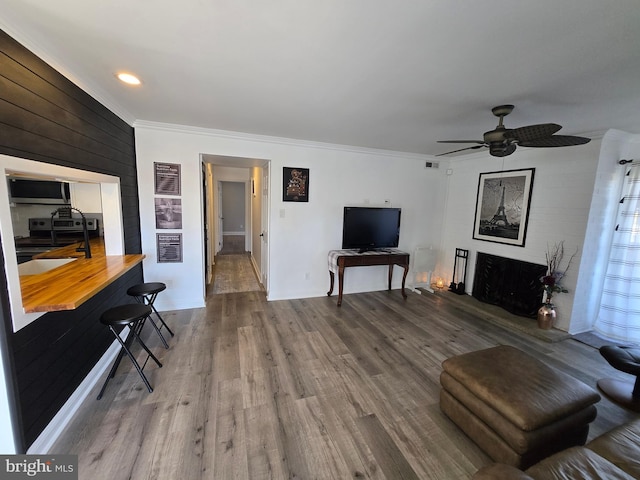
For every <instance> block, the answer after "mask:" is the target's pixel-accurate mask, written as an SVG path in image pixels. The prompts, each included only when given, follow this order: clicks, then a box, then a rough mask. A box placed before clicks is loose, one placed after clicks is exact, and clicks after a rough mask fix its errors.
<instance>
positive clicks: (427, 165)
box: [424, 162, 440, 168]
mask: <svg viewBox="0 0 640 480" xmlns="http://www.w3.org/2000/svg"><path fill="white" fill-rule="evenodd" d="M439 166H440V162H425V164H424V168H438V167H439Z"/></svg>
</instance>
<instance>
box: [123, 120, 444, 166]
mask: <svg viewBox="0 0 640 480" xmlns="http://www.w3.org/2000/svg"><path fill="white" fill-rule="evenodd" d="M133 127H134V128H146V129H149V130H158V131H164V132H173V133H184V134H191V135H202V136H207V137H216V138H226V139H230V140H242V141H249V142H258V143H269V144H278V145H287V146H293V147H304V148H315V149H322V150H335V151H341V152H351V153H359V154H363V155H379V156H385V157H394V158H403V159H407V160H420V161H425V160H430V161H436V160H435V157H434V156H433V155H427V154H421V153H411V152H401V151H395V150H384V149H381V148H380V149H378V148H368V147H357V146H354V145H342V144H336V143H324V142H314V141H311V140H299V139H295V138H286V137H275V136H270V135H260V134H255V133H246V132H235V131H231V130H218V129H213V128H204V127H192V126H188V125H178V124H172V123H161V122H153V121H149V120H136V121H135V122H134V123H133Z"/></svg>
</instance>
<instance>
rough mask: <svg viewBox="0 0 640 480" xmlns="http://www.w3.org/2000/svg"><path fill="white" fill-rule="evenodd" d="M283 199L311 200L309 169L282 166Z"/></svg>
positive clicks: (291, 200)
mask: <svg viewBox="0 0 640 480" xmlns="http://www.w3.org/2000/svg"><path fill="white" fill-rule="evenodd" d="M282 201H283V202H308V201H309V169H308V168H290V167H283V168H282Z"/></svg>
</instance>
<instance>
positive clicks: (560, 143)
mask: <svg viewBox="0 0 640 480" xmlns="http://www.w3.org/2000/svg"><path fill="white" fill-rule="evenodd" d="M590 141H591V139H590V138H586V137H574V136H571V135H550V136H548V137H543V138H535V139H532V140H529V141H524V142H518V145H520V146H522V147H542V148H550V147H571V146H574V145H584V144H585V143H589V142H590Z"/></svg>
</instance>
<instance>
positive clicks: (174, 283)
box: [136, 122, 447, 310]
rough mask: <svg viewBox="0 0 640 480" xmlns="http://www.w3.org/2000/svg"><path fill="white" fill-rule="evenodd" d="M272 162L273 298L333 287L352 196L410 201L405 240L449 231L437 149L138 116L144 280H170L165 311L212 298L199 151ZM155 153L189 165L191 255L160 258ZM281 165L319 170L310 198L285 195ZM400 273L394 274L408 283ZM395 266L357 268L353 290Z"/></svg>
mask: <svg viewBox="0 0 640 480" xmlns="http://www.w3.org/2000/svg"><path fill="white" fill-rule="evenodd" d="M201 153H206V154H213V155H225V156H231V157H245V158H261V159H265V160H270V161H271V175H270V180H269V183H270V185H269V191H270V192H271V199H270V203H269V208H270V212H269V216H270V231H269V242H270V248H269V265H270V270H269V275H270V278H269V286H270V290H269V299H270V300H276V299H286V298H302V297H314V296H323V295H326V292H327V290H328V286H329V274H328V267H327V253H328V251H329V250H332V249H336V248H340V246H341V242H342V210H343V207H344V206H345V205H363V204H366V203H368V204H370V205H382V204H384V201H385V200H390V201H391V205H392V206H394V207H401V208H402V225H401V231H400V248H402V249H404V250H407V251H409V252H411V251H412V250H413V248H415V246H417V245H418V244H437V243H438V242H439V239H440V234H441V232H442V225H441V219H442V209H443V207H444V198H445V191H446V181H447V177H446V173H445V166H446V162H442V163H441V168H439V169H426V168H425V167H424V162H425V160H433V159H432V158H431V157H428V156H421V155H412V154H402V153H396V152H386V151H377V150H370V149H359V148H351V147H346V146H344V147H343V146H335V145H326V144H317V143H311V142H301V141H295V140H288V139H281V138H272V137H262V136H257V135H248V134H242V133H233V132H221V131H213V130H203V129H196V128H186V127H180V126H174V125H163V124H155V123H150V122H139V123H137V124H136V157H137V170H138V183H139V195H140V215H141V228H142V245H143V253H145V254H146V255H147V258H146V259H145V261H144V271H145V279H147V280H149V281H152V280H153V281H161V282H165V283H167V286H168V293H167V294H166V295H161V296H159V297H158V300H157V301H158V307H159V308H160V309H164V310H170V309H177V308H194V307H201V306H203V305H204V295H205V294H204V281H203V266H202V258H203V257H202V250H203V247H202V229H201V222H202V220H201V214H200V209H201V203H200V202H201V195H200V187H199V177H200V165H199V163H200V154H201ZM153 162H167V163H179V164H181V165H182V182H183V184H182V192H183V194H182V202H183V212H184V214H183V230H182V232H183V236H184V242H185V245H189V248H188V249H185V252H184V262H183V263H178V264H158V263H157V262H156V255H155V248H156V247H155V224H154V219H153V196H154V195H153ZM282 167H300V168H309V169H310V181H309V202H308V203H294V202H283V201H282ZM400 279H401V275H399V274H397V275H396V276H395V277H394V288H397V287H399V285H400ZM386 280H387V276H386V267H366V268H352V269H349V270H348V272H347V274H346V275H345V293H350V292H359V291H371V290H382V289H385V288H386Z"/></svg>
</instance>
